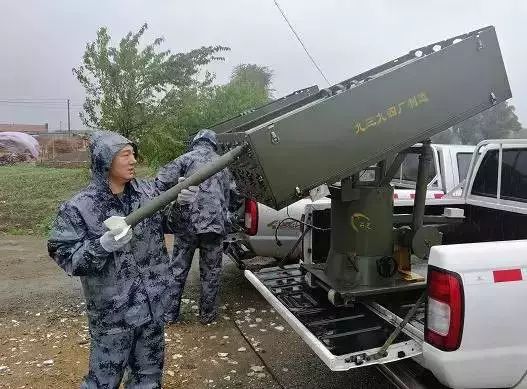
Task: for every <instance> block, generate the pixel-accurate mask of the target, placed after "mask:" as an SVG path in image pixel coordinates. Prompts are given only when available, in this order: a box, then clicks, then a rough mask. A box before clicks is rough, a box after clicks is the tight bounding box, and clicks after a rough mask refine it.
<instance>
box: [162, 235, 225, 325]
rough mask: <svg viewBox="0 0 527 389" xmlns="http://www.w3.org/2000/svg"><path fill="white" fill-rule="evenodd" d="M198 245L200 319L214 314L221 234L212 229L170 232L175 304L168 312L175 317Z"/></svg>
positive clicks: (216, 299) (207, 319)
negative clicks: (196, 231) (192, 231)
mask: <svg viewBox="0 0 527 389" xmlns="http://www.w3.org/2000/svg"><path fill="white" fill-rule="evenodd" d="M198 248H199V270H200V281H201V297H200V304H199V316H200V321H201V322H202V323H210V322H211V321H213V320H214V319H215V318H216V316H217V309H218V298H219V291H220V277H221V261H222V257H223V237H222V236H221V235H219V234H215V233H212V232H211V233H205V234H195V235H174V277H175V308H174V312H172V313H173V314H172V315H171V316H172V317H173V318H174V319H177V318H178V317H179V308H180V305H181V296H182V294H183V288H184V286H185V281H186V280H187V276H188V272H189V270H190V265H191V264H192V258H193V256H194V252H195V251H196V249H198Z"/></svg>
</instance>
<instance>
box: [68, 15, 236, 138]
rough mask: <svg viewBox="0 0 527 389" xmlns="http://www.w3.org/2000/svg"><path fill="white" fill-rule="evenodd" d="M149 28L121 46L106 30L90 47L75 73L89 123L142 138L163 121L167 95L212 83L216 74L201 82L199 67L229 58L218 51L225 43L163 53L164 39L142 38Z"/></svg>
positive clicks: (85, 118)
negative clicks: (82, 90) (161, 114)
mask: <svg viewBox="0 0 527 389" xmlns="http://www.w3.org/2000/svg"><path fill="white" fill-rule="evenodd" d="M147 28H148V26H147V24H144V25H143V26H142V27H141V28H140V29H139V31H137V32H135V33H132V32H130V33H128V34H127V35H126V36H125V37H124V38H122V39H121V41H120V42H119V45H117V46H116V47H113V46H111V44H110V41H111V37H110V35H109V33H108V30H107V29H106V28H104V27H103V28H100V29H99V30H98V31H97V39H96V40H95V41H94V42H91V43H88V44H87V45H86V51H85V53H84V55H83V60H82V64H81V65H80V66H79V67H77V68H74V69H73V73H74V74H75V76H76V77H77V79H78V80H79V82H80V83H81V84H82V85H83V86H84V88H85V90H86V99H85V102H84V112H83V113H82V114H81V119H82V121H83V123H84V124H85V125H87V126H89V127H95V128H105V129H108V130H113V131H116V132H119V133H121V134H123V135H124V136H127V137H132V138H134V139H136V140H138V139H140V138H141V136H142V135H143V134H144V132H145V130H146V129H152V128H153V126H154V124H157V123H159V112H160V111H161V110H162V108H163V105H164V101H165V98H166V96H167V93H169V92H171V91H173V90H179V89H186V88H192V87H196V86H206V85H209V84H211V83H212V79H213V77H212V76H211V75H210V74H209V73H207V74H206V76H205V79H204V80H202V81H198V80H197V75H198V73H199V71H200V70H201V69H202V67H204V66H205V65H207V64H209V63H210V62H211V61H216V60H223V57H221V56H219V55H218V54H220V53H222V52H224V51H227V50H229V48H227V47H224V46H208V47H201V48H199V49H195V50H191V51H189V52H187V53H177V54H172V53H171V52H170V50H165V51H160V45H161V44H162V43H163V38H157V39H155V40H154V41H153V42H152V43H149V44H147V45H146V46H144V48H143V47H142V45H141V43H140V41H141V38H142V37H143V35H144V33H145V32H146V30H147Z"/></svg>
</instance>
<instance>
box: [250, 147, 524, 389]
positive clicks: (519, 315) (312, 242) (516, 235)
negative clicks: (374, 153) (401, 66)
mask: <svg viewBox="0 0 527 389" xmlns="http://www.w3.org/2000/svg"><path fill="white" fill-rule="evenodd" d="M466 182H467V184H466V185H465V186H464V188H463V192H462V195H461V196H459V197H457V198H451V200H453V201H455V204H456V205H455V207H456V208H457V209H458V210H460V209H461V210H463V213H464V216H463V217H462V218H461V220H462V221H461V222H459V223H455V224H450V225H449V226H448V228H445V229H444V230H442V232H443V244H442V245H439V246H434V247H432V248H431V251H430V256H429V259H428V264H427V282H426V291H427V297H426V300H425V301H426V304H424V306H420V307H419V309H418V310H417V313H416V315H415V316H414V317H413V318H412V319H411V320H410V322H409V323H408V324H406V325H405V326H404V327H403V329H402V332H401V334H400V335H399V337H398V338H397V339H396V341H395V342H394V343H393V344H392V345H391V346H390V347H389V348H388V350H387V354H386V356H385V357H384V358H380V359H376V358H374V357H373V356H374V355H376V354H375V353H376V352H377V351H378V350H379V347H380V346H381V345H382V344H383V343H384V342H385V340H386V339H387V337H388V335H389V334H390V333H392V331H393V328H395V327H396V326H398V325H400V324H401V323H402V322H403V319H402V317H404V316H405V315H406V313H407V312H408V311H409V309H410V307H412V306H413V305H415V303H416V301H417V298H418V296H419V295H420V294H421V292H420V291H419V293H413V294H412V293H406V294H404V295H403V294H392V295H390V297H389V298H388V299H384V300H383V299H382V298H380V297H373V298H372V300H369V301H364V302H362V303H357V304H355V306H354V307H353V308H344V307H340V308H336V307H333V306H331V304H327V301H326V302H324V300H325V299H324V298H321V299H318V298H317V296H316V295H314V294H312V293H311V292H309V290H310V288H309V287H308V286H307V285H306V282H305V279H304V277H303V273H302V269H301V267H300V265H297V264H295V265H288V266H286V267H285V268H283V269H281V268H269V269H264V270H262V271H260V272H257V273H253V272H250V271H248V270H246V271H245V275H246V277H247V278H248V279H249V280H250V281H251V283H253V285H254V286H255V287H256V288H257V289H258V290H259V291H260V292H261V293H262V295H263V296H264V297H265V298H266V299H267V300H268V301H269V302H270V303H271V304H272V305H273V306H274V308H275V309H276V311H277V312H279V313H280V314H281V315H282V316H283V317H284V318H285V319H286V320H287V322H288V323H289V324H290V325H291V327H292V328H293V329H295V330H296V331H297V332H298V334H299V335H300V336H301V337H302V339H303V340H304V341H305V342H306V343H307V344H308V345H309V346H310V347H311V348H312V349H313V350H314V352H315V353H316V354H317V355H318V356H319V357H320V358H321V359H322V360H323V361H324V362H325V363H326V364H327V365H328V367H329V368H331V369H332V370H348V369H354V368H360V367H363V366H368V365H375V366H377V367H378V368H379V369H380V370H381V372H382V373H384V374H385V375H386V376H387V377H389V378H390V379H392V381H393V382H394V383H395V384H396V385H397V386H399V387H401V388H437V387H442V386H441V384H442V385H446V386H448V387H451V388H527V378H526V376H527V338H526V337H524V330H525V320H527V304H524V303H523V302H522V301H525V300H527V255H526V253H527V140H495V141H492V140H491V141H485V142H482V143H480V144H479V145H478V146H477V147H476V150H475V151H474V153H473V155H472V159H471V162H470V167H469V168H468V175H467V179H466ZM448 199H449V196H447V199H446V200H447V201H448ZM308 208H309V209H308V212H307V214H306V219H310V220H311V221H313V220H315V219H317V220H323V219H324V218H323V217H320V216H321V214H323V213H324V212H327V210H326V209H317V207H316V206H310V207H308ZM458 214H459V213H458ZM313 234H314V235H313V236H311V237H309V238H308V239H306V242H305V244H304V251H305V252H307V251H308V250H311V253H312V254H313V253H317V252H322V251H323V250H322V251H321V250H320V249H319V248H318V247H317V246H318V245H322V246H324V245H326V242H325V237H324V236H323V235H320V234H319V235H318V236H317V234H316V232H315V231H313ZM306 238H307V237H306ZM319 238H321V240H320V239H319ZM326 248H327V247H326ZM307 257H308V260H309V261H315V262H316V261H317V260H320V258H316V255H309V256H307ZM425 274H426V273H425ZM326 300H327V298H326ZM401 327H402V326H401ZM436 380H438V381H439V382H440V383H441V384H439V383H438V382H437V381H436Z"/></svg>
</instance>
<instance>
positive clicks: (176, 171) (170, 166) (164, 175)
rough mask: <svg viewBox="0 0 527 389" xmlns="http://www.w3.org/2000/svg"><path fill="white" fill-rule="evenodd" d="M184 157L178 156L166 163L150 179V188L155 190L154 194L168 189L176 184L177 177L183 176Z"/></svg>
mask: <svg viewBox="0 0 527 389" xmlns="http://www.w3.org/2000/svg"><path fill="white" fill-rule="evenodd" d="M184 167H185V159H184V158H183V157H179V158H176V159H174V160H173V161H171V162H169V163H167V164H166V165H165V166H163V167H161V169H159V171H158V172H157V176H156V178H155V179H154V180H153V181H150V184H151V186H152V189H153V190H154V192H155V195H156V196H157V195H159V194H160V193H161V192H164V191H166V190H168V189H170V188H171V187H172V186H174V185H176V184H177V182H178V179H179V177H183V176H184V174H185V169H184Z"/></svg>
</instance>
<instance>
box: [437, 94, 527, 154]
mask: <svg viewBox="0 0 527 389" xmlns="http://www.w3.org/2000/svg"><path fill="white" fill-rule="evenodd" d="M514 111H515V109H514V106H513V105H511V104H509V103H508V102H503V103H501V104H498V105H496V106H494V107H492V108H490V109H488V110H486V111H483V112H481V113H479V114H477V115H475V116H473V117H471V118H470V119H467V120H465V121H463V122H461V123H459V124H457V125H455V126H454V127H452V128H450V129H448V130H447V131H445V132H443V133H441V134H438V135H436V136H435V137H432V140H433V141H434V142H436V143H461V144H477V143H478V142H480V141H482V140H483V139H497V138H498V139H499V138H517V137H518V136H519V135H520V134H522V133H523V132H522V131H521V130H522V125H521V123H520V122H519V120H518V116H517V115H516V113H515V112H514Z"/></svg>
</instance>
